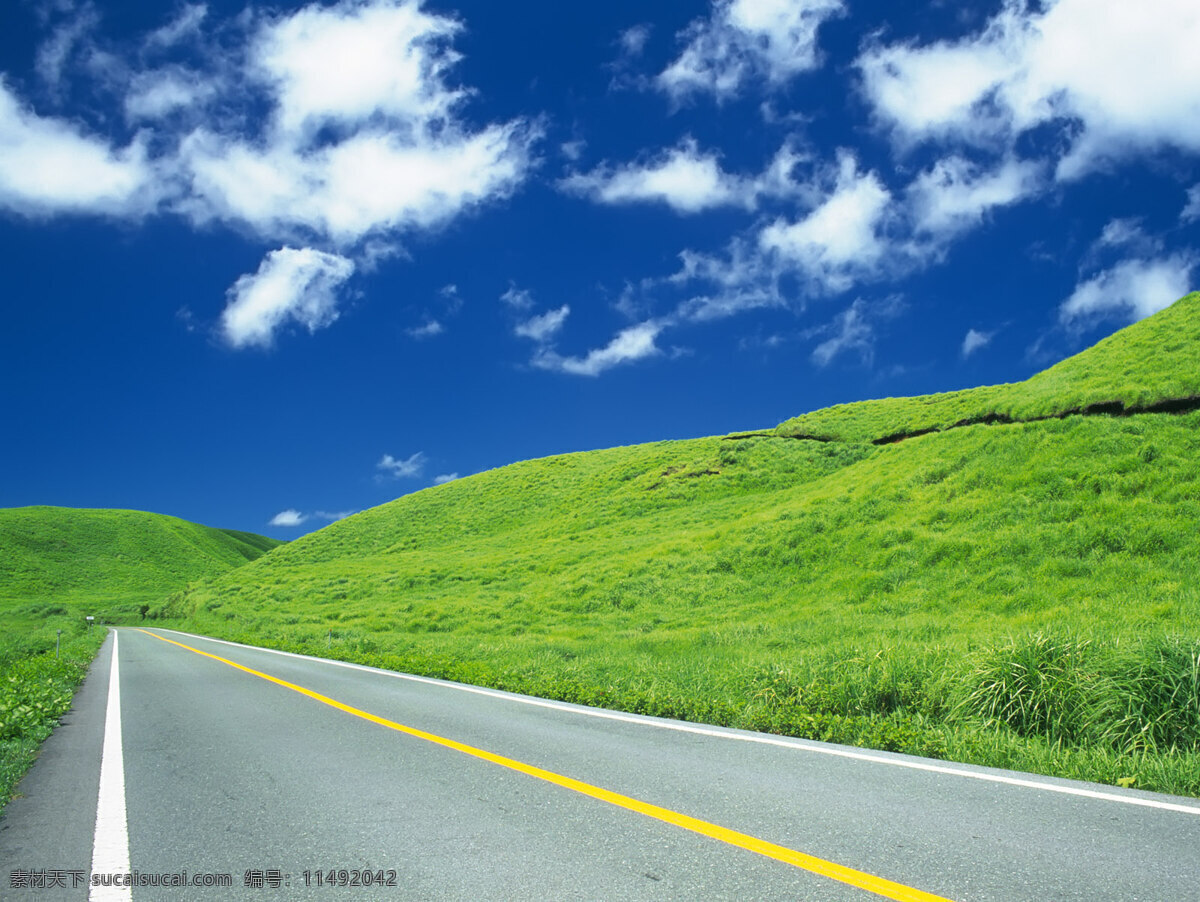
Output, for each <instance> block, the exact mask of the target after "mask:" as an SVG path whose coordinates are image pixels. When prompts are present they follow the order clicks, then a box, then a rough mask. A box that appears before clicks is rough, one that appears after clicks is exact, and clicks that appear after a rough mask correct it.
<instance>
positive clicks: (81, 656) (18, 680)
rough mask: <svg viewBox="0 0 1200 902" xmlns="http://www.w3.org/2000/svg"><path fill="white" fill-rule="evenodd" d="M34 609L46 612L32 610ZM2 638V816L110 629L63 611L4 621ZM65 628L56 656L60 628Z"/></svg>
mask: <svg viewBox="0 0 1200 902" xmlns="http://www.w3.org/2000/svg"><path fill="white" fill-rule="evenodd" d="M31 607H32V608H43V607H44V606H42V605H34V606H31ZM2 620H3V625H4V631H3V633H0V813H2V812H3V809H4V807H5V806H6V805H7V804H8V801H9V799H11V798H12V793H13V790H14V789H15V787H16V785H17V782H18V781H19V780H20V779H21V777H22V776H23V775H24V774H25V772H26V771H27V770H28V769H29V767H30V765H32V764H33V761H34V759H35V758H36V757H37V752H38V749H39V748H40V746H41V744H42V742H43V741H44V740H45V739H46V737H47V736H49V735H50V733H51V731H52V730H53V729H54V726H55V725H56V724H57V723H58V719H59V718H60V717H62V716H63V715H64V714H66V713H67V711H69V710H70V708H71V699H72V697H73V696H74V694H75V689H76V688H77V687H78V686H79V684H80V683H82V682H83V678H84V677H85V676H86V675H87V670H88V667H89V665H90V664H91V661H92V658H93V657H95V654H96V652H97V651H98V650H99V648H100V646H101V645H102V644H103V642H104V637H105V634H106V632H107V631H106V630H105V629H103V628H102V627H93V628H92V629H91V630H89V629H88V628H87V627H86V626H84V623H83V617H82V616H81V615H79V616H71V612H70V611H68V609H67V608H65V607H56V608H55V610H54V611H52V612H47V611H45V610H30V609H25V610H22V611H20V612H19V613H10V614H8V615H7V616H4V617H3V618H2ZM60 628H61V629H62V630H63V634H62V637H61V640H62V641H61V648H60V649H59V650H58V652H57V653H56V651H55V640H56V639H57V638H58V636H57V634H56V632H55V631H56V630H57V629H60Z"/></svg>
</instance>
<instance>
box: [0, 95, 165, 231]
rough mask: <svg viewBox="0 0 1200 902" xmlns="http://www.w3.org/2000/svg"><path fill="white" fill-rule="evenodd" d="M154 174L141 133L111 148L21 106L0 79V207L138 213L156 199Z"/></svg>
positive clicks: (28, 210) (53, 211) (44, 211)
mask: <svg viewBox="0 0 1200 902" xmlns="http://www.w3.org/2000/svg"><path fill="white" fill-rule="evenodd" d="M155 176H156V173H155V170H154V167H153V166H152V165H151V164H150V163H149V162H148V161H147V159H146V148H145V145H144V142H143V140H142V139H141V138H138V139H137V140H135V141H134V142H133V143H131V144H130V145H129V146H128V147H125V148H124V149H121V150H117V149H114V148H112V147H110V146H109V145H108V144H107V143H105V142H104V141H102V140H99V139H97V138H93V137H90V136H87V135H85V134H83V133H82V132H81V131H79V129H78V128H76V127H75V126H74V125H72V124H69V123H67V122H65V121H63V120H61V119H52V118H45V117H42V116H38V115H37V114H36V113H34V112H32V111H31V110H28V109H23V108H22V107H21V105H20V103H19V102H18V100H17V98H16V97H15V96H14V95H13V94H12V93H11V92H10V91H9V89H8V86H7V85H5V84H4V81H3V79H2V78H0V206H4V207H8V208H9V209H12V210H15V211H16V212H18V213H23V214H25V215H29V216H40V215H51V214H56V213H85V212H92V213H103V214H109V215H114V216H140V215H142V214H144V213H146V212H149V210H151V209H152V208H153V206H154V204H155V202H156V199H157V198H156V192H157V191H158V190H160V189H158V188H157V187H156V186H155V184H154V179H155Z"/></svg>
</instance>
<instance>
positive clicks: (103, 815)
mask: <svg viewBox="0 0 1200 902" xmlns="http://www.w3.org/2000/svg"><path fill="white" fill-rule="evenodd" d="M117 635H118V634H117V631H116V630H113V647H112V664H111V665H110V669H109V676H108V708H107V710H106V712H105V715H104V747H103V751H102V752H101V753H100V795H99V797H98V798H97V800H96V833H95V836H94V837H93V839H92V873H93V874H128V873H129V821H128V819H127V818H126V812H125V755H124V749H123V745H122V742H121V677H120V670H119V667H118V663H117V660H118V659H117ZM132 899H133V890H132V889H131V888H130V887H128V886H92V887H90V889H89V891H88V900H89V902H132Z"/></svg>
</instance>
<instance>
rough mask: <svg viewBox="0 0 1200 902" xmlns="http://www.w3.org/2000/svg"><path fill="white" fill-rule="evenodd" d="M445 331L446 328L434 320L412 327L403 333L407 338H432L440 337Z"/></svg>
mask: <svg viewBox="0 0 1200 902" xmlns="http://www.w3.org/2000/svg"><path fill="white" fill-rule="evenodd" d="M445 331H446V327H445V326H443V325H442V324H441V323H439V322H438V321H437V320H436V319H431V320H427V321H425V322H424V323H422V324H421V325H419V326H413V327H411V328H409V329H405V330H404V332H405V334H406V335H408V337H409V338H416V339H422V338H433V337H434V336H436V335H441V334H442V333H443V332H445Z"/></svg>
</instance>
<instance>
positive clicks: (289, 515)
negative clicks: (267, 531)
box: [270, 508, 308, 526]
mask: <svg viewBox="0 0 1200 902" xmlns="http://www.w3.org/2000/svg"><path fill="white" fill-rule="evenodd" d="M307 519H308V515H307V514H302V513H300V511H298V510H292V509H291V508H288V509H287V510H285V511H280V512H279V513H277V514H276V515H275V516H274V517H272V518H271V524H270V525H271V526H300V525H301V524H302V523H304V521H305V520H307Z"/></svg>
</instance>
